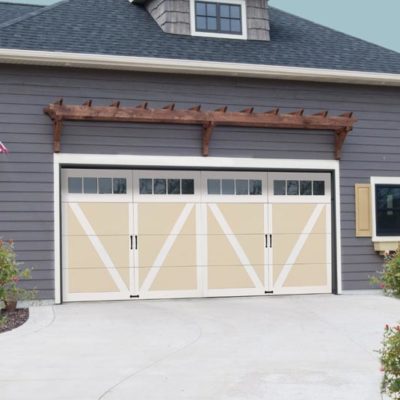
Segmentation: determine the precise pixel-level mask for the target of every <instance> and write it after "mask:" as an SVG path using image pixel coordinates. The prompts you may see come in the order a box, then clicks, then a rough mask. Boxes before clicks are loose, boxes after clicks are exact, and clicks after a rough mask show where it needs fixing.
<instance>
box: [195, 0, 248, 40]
mask: <svg viewBox="0 0 400 400" xmlns="http://www.w3.org/2000/svg"><path fill="white" fill-rule="evenodd" d="M191 30H192V35H195V36H212V37H222V38H232V39H246V38H247V28H246V3H245V0H191Z"/></svg>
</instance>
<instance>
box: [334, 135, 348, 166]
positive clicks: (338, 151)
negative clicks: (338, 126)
mask: <svg viewBox="0 0 400 400" xmlns="http://www.w3.org/2000/svg"><path fill="white" fill-rule="evenodd" d="M349 132H350V130H349V129H347V128H344V129H342V130H340V131H337V132H335V159H336V160H340V159H341V158H342V148H343V144H344V142H345V140H346V137H347V135H348V134H349Z"/></svg>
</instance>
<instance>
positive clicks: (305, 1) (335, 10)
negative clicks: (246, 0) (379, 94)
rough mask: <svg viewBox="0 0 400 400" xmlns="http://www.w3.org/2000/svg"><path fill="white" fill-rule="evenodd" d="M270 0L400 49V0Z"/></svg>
mask: <svg viewBox="0 0 400 400" xmlns="http://www.w3.org/2000/svg"><path fill="white" fill-rule="evenodd" d="M269 3H270V5H271V6H273V7H276V8H280V9H281V10H284V11H287V12H290V13H292V14H295V15H299V16H301V17H303V18H306V19H309V20H311V21H314V22H317V23H319V24H321V25H325V26H329V27H330V28H333V29H336V30H338V31H341V32H344V33H347V34H350V35H353V36H356V37H359V38H361V39H364V40H367V41H369V42H372V43H376V44H378V45H380V46H383V47H386V48H389V49H392V50H395V51H398V52H400V20H399V17H400V0H270V1H269Z"/></svg>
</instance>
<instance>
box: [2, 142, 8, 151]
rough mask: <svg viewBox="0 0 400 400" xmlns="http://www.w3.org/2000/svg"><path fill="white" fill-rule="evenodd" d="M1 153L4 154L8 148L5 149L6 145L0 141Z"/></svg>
mask: <svg viewBox="0 0 400 400" xmlns="http://www.w3.org/2000/svg"><path fill="white" fill-rule="evenodd" d="M1 153H5V154H7V153H8V149H7V147H6V146H5V145H4V144H3V142H0V154H1Z"/></svg>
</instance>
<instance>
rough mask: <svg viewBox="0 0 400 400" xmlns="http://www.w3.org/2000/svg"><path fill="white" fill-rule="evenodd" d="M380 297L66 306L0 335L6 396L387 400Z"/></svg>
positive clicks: (41, 311)
mask: <svg viewBox="0 0 400 400" xmlns="http://www.w3.org/2000/svg"><path fill="white" fill-rule="evenodd" d="M397 320H400V301H397V300H393V299H390V298H385V297H383V296H381V295H378V294H357V295H350V294H347V295H343V296H330V295H321V296H320V295H318V296H291V297H268V298H231V299H227V298H225V299H201V300H163V301H137V302H109V303H86V304H67V305H62V306H55V307H37V308H33V309H32V318H31V320H30V321H29V322H28V324H26V325H25V326H24V327H22V328H20V329H18V330H16V331H14V332H10V333H7V334H3V335H0V399H1V400H19V399H21V400H22V399H23V400H26V399H29V400H35V399H40V400H47V399H49V400H100V399H105V400H117V399H118V400H128V399H129V400H134V399H140V400H153V399H155V400H169V399H171V400H178V399H185V400H192V399H193V400H204V399H212V400H225V399H226V400H227V399H229V400H245V399H249V400H255V399H268V400H289V399H290V400H291V399H296V400H303V399H304V400H310V399H311V400H312V399H316V400H323V399H329V400H333V399H338V400H347V399H348V400H368V399H371V400H378V399H380V394H379V383H380V379H381V373H380V371H379V367H380V366H379V362H378V355H377V354H376V353H375V350H376V349H378V348H379V347H380V341H381V339H382V333H383V328H384V325H385V324H386V323H394V322H396V321H397Z"/></svg>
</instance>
